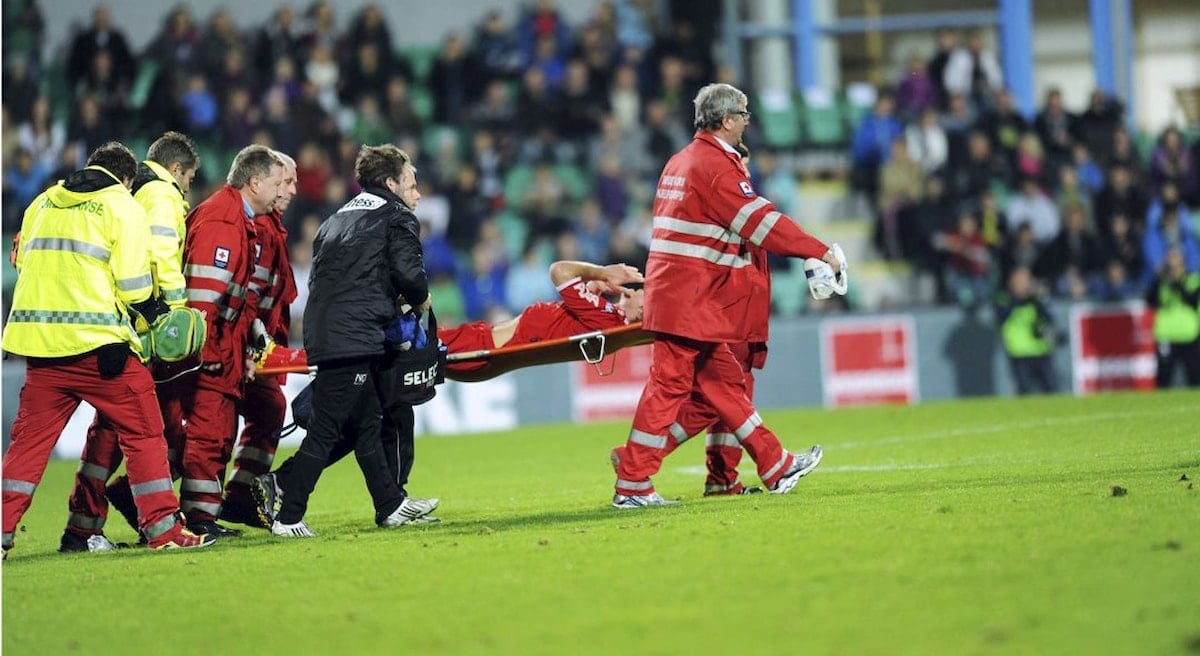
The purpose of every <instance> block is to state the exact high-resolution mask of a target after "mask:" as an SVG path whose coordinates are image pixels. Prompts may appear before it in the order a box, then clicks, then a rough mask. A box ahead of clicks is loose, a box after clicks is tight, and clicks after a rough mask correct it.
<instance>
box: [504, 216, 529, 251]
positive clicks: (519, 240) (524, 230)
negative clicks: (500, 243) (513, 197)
mask: <svg viewBox="0 0 1200 656" xmlns="http://www.w3.org/2000/svg"><path fill="white" fill-rule="evenodd" d="M496 225H497V227H499V228H500V235H501V236H502V237H503V238H504V252H505V254H506V255H508V261H509V262H518V261H520V259H521V252H522V251H523V250H525V236H526V235H528V234H529V224H528V223H526V222H525V219H523V218H521V215H520V214H517V213H516V212H513V211H507V212H504V213H503V214H501V215H500V216H498V217H496Z"/></svg>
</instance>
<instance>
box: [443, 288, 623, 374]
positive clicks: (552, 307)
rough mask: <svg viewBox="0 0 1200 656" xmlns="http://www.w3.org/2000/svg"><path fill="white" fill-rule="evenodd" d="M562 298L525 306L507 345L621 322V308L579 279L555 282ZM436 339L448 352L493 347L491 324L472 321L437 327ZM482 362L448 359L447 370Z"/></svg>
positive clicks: (585, 330) (469, 368)
mask: <svg viewBox="0 0 1200 656" xmlns="http://www.w3.org/2000/svg"><path fill="white" fill-rule="evenodd" d="M558 295H559V296H560V297H561V298H562V300H559V301H554V302H541V303H534V304H532V305H530V306H529V307H527V308H525V311H524V312H522V313H521V318H520V319H518V320H517V329H516V331H515V332H514V333H513V336H512V339H511V340H509V341H508V344H505V346H508V345H512V344H530V343H533V342H542V341H546V340H548V339H560V338H563V337H570V336H572V335H578V334H580V333H586V332H591V331H593V330H605V329H608V328H616V327H618V326H623V325H625V323H626V322H625V311H624V310H622V309H621V308H619V307H617V306H616V305H615V304H614V303H612V302H610V301H607V300H605V299H604V297H602V296H600V295H599V294H595V293H593V292H591V291H589V290H588V288H587V283H586V282H585V281H584V280H583V279H582V278H578V277H576V278H572V279H571V280H568V281H567V282H564V283H563V284H561V285H559V287H558ZM438 338H439V339H441V340H442V343H443V344H445V345H446V351H447V352H448V353H467V352H470V351H478V350H483V349H493V348H496V344H495V341H494V340H493V339H492V325H491V324H489V323H487V322H486V321H474V322H471V323H465V324H462V325H461V326H457V327H454V328H441V329H439V330H438ZM484 364H486V361H484V360H476V361H472V362H451V363H450V367H449V368H450V370H451V371H470V370H472V369H476V368H479V367H481V366H483V365H484Z"/></svg>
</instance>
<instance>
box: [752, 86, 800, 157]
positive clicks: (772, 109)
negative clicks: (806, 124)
mask: <svg viewBox="0 0 1200 656" xmlns="http://www.w3.org/2000/svg"><path fill="white" fill-rule="evenodd" d="M752 111H753V112H754V119H753V120H754V122H755V123H757V124H758V126H759V130H760V131H761V132H762V136H763V141H764V142H766V144H767V145H768V146H771V147H772V148H795V147H796V146H798V145H800V141H801V137H802V134H803V133H802V127H801V124H800V121H801V116H800V111H799V106H798V105H797V104H796V102H795V99H794V98H792V97H791V96H790V95H788V94H772V93H765V94H759V96H758V99H757V102H755V104H754V108H753V110H752Z"/></svg>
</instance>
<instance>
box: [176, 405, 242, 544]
mask: <svg viewBox="0 0 1200 656" xmlns="http://www.w3.org/2000/svg"><path fill="white" fill-rule="evenodd" d="M178 400H179V404H180V408H181V409H182V412H183V417H184V421H185V423H184V427H183V455H182V458H181V461H180V467H179V469H180V473H181V474H182V476H183V482H182V483H181V484H180V487H179V507H180V508H181V509H182V510H183V512H184V514H185V515H187V519H188V523H189V524H190V523H192V522H199V521H210V522H211V521H216V519H217V515H218V514H220V512H221V495H222V492H223V490H224V485H223V482H224V480H225V466H226V465H228V464H229V457H230V455H231V454H232V452H233V442H234V439H235V438H236V437H237V398H236V397H235V396H233V395H231V394H226V393H223V392H218V391H216V390H212V389H208V388H204V387H191V388H190V389H185V390H183V392H182V393H181V394H180V395H179V396H178Z"/></svg>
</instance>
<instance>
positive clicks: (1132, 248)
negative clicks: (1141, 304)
mask: <svg viewBox="0 0 1200 656" xmlns="http://www.w3.org/2000/svg"><path fill="white" fill-rule="evenodd" d="M1131 228H1132V224H1131V223H1130V222H1129V219H1128V218H1126V216H1125V215H1124V214H1115V215H1113V217H1112V219H1111V221H1110V223H1109V225H1108V231H1107V232H1101V233H1100V234H1101V242H1102V244H1103V247H1104V256H1105V259H1106V260H1107V261H1108V262H1109V263H1110V268H1111V263H1112V262H1117V263H1119V264H1120V265H1121V268H1122V270H1123V273H1124V276H1125V278H1127V279H1128V280H1129V281H1130V283H1131V284H1132V285H1133V286H1134V291H1135V295H1136V294H1137V293H1140V292H1141V275H1142V271H1143V269H1144V268H1145V256H1144V255H1143V252H1142V240H1141V239H1139V238H1138V237H1137V236H1136V235H1134V234H1133V231H1132V229H1131ZM1110 277H1111V276H1110Z"/></svg>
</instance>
